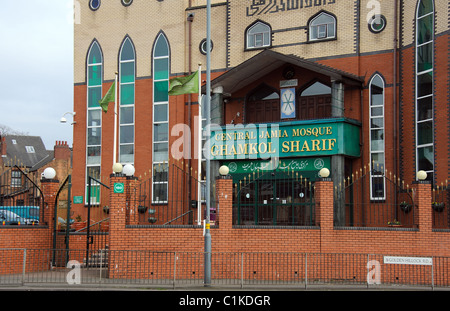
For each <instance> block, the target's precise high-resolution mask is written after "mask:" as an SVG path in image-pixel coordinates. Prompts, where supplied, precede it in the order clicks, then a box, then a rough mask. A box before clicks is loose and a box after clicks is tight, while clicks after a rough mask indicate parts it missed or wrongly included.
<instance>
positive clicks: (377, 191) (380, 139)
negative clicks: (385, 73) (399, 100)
mask: <svg viewBox="0 0 450 311" xmlns="http://www.w3.org/2000/svg"><path fill="white" fill-rule="evenodd" d="M369 87H370V161H371V165H372V171H371V178H370V198H371V200H384V199H385V191H384V189H385V184H384V181H385V180H384V177H383V172H384V170H385V164H384V149H385V147H384V145H385V144H384V142H385V141H384V138H385V132H384V81H383V79H382V78H381V77H380V75H378V74H377V75H375V76H374V77H373V78H372V80H371V81H370V84H369Z"/></svg>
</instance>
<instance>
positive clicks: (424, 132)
mask: <svg viewBox="0 0 450 311" xmlns="http://www.w3.org/2000/svg"><path fill="white" fill-rule="evenodd" d="M434 15H435V14H434V4H433V0H419V2H418V5H417V16H416V171H419V170H424V171H426V172H427V174H428V179H429V180H433V173H434V134H433V132H434V124H433V88H434V87H433V84H434V81H433V71H434V68H433V61H434V60H433V54H434V18H435V16H434Z"/></svg>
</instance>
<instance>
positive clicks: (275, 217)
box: [233, 171, 316, 226]
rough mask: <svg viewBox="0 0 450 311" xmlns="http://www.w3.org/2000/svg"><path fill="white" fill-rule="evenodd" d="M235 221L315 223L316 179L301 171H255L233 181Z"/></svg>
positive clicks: (270, 224)
mask: <svg viewBox="0 0 450 311" xmlns="http://www.w3.org/2000/svg"><path fill="white" fill-rule="evenodd" d="M233 192H234V193H233V225H238V226H314V225H315V224H316V215H315V198H314V183H312V182H311V181H310V180H308V179H306V178H304V177H303V176H301V175H300V174H299V172H294V171H288V172H276V171H273V172H272V171H271V172H259V171H257V172H254V173H253V174H248V175H247V176H243V179H242V180H240V181H239V182H238V183H235V184H234V185H233Z"/></svg>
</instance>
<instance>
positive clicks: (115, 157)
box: [113, 72, 118, 165]
mask: <svg viewBox="0 0 450 311" xmlns="http://www.w3.org/2000/svg"><path fill="white" fill-rule="evenodd" d="M117 76H118V72H116V76H115V78H114V81H115V90H114V92H115V93H114V147H113V165H114V164H116V162H117Z"/></svg>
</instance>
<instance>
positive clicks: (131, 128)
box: [118, 35, 136, 164]
mask: <svg viewBox="0 0 450 311" xmlns="http://www.w3.org/2000/svg"><path fill="white" fill-rule="evenodd" d="M135 81H136V50H135V47H134V44H133V41H132V40H131V38H130V37H129V36H128V35H127V36H125V38H124V40H123V41H122V44H121V46H120V51H119V96H120V100H119V102H120V105H119V116H120V117H119V150H118V151H119V162H120V163H122V164H133V163H134V141H135V124H134V122H135Z"/></svg>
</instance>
